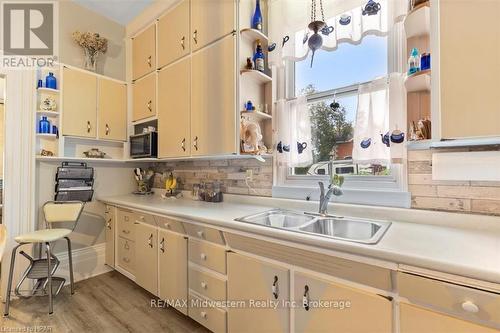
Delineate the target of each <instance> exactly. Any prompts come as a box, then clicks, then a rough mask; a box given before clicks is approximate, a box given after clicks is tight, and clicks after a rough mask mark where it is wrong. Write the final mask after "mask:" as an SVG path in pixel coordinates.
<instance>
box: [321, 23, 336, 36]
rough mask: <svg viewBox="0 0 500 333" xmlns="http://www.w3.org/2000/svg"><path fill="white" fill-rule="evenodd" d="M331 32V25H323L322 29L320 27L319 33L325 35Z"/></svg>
mask: <svg viewBox="0 0 500 333" xmlns="http://www.w3.org/2000/svg"><path fill="white" fill-rule="evenodd" d="M332 32H333V26H331V25H330V26H328V25H327V26H325V27H323V29H321V33H322V34H323V35H325V36H328V35H329V34H331V33H332Z"/></svg>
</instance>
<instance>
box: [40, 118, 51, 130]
mask: <svg viewBox="0 0 500 333" xmlns="http://www.w3.org/2000/svg"><path fill="white" fill-rule="evenodd" d="M38 133H42V134H47V133H50V121H48V120H47V117H45V116H44V117H42V119H40V122H39V123H38Z"/></svg>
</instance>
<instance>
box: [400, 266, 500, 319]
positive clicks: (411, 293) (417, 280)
mask: <svg viewBox="0 0 500 333" xmlns="http://www.w3.org/2000/svg"><path fill="white" fill-rule="evenodd" d="M398 288H399V294H400V295H401V296H402V297H405V298H407V299H408V300H409V301H410V302H412V303H416V304H419V305H424V306H426V305H427V306H429V307H432V308H434V309H437V310H441V311H443V312H447V313H450V314H454V315H456V316H459V317H461V318H463V319H466V320H471V321H480V322H482V323H490V324H492V325H493V326H495V327H497V328H498V327H500V295H499V294H495V293H491V292H487V291H482V290H478V289H472V288H468V287H464V286H460V285H456V284H451V283H448V282H444V281H439V280H433V279H429V278H425V277H422V276H418V275H412V274H407V273H398Z"/></svg>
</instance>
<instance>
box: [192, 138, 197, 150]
mask: <svg viewBox="0 0 500 333" xmlns="http://www.w3.org/2000/svg"><path fill="white" fill-rule="evenodd" d="M193 146H194V149H195V150H196V151H198V137H197V136H196V137H195V138H194V143H193Z"/></svg>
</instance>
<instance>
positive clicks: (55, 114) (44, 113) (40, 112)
mask: <svg viewBox="0 0 500 333" xmlns="http://www.w3.org/2000/svg"><path fill="white" fill-rule="evenodd" d="M36 114H37V115H39V116H47V117H59V112H58V111H43V110H37V111H36Z"/></svg>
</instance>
